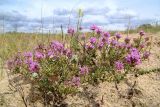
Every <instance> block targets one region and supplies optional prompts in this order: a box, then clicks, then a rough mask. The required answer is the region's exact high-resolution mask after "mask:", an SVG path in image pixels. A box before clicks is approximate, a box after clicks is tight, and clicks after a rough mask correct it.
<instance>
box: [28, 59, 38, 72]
mask: <svg viewBox="0 0 160 107" xmlns="http://www.w3.org/2000/svg"><path fill="white" fill-rule="evenodd" d="M39 69H40V67H39V64H38V63H37V62H34V61H30V62H29V70H30V71H31V72H38V71H39Z"/></svg>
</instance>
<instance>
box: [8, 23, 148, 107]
mask: <svg viewBox="0 0 160 107" xmlns="http://www.w3.org/2000/svg"><path fill="white" fill-rule="evenodd" d="M90 29H91V30H92V33H91V34H92V35H91V37H90V38H89V39H86V37H87V36H86V35H85V34H83V35H82V36H83V37H82V38H78V37H77V35H76V37H74V36H75V31H74V30H73V29H71V28H69V29H68V33H69V35H72V36H70V39H71V41H72V42H70V44H69V45H67V46H69V47H67V46H65V44H63V43H61V42H59V41H53V42H51V43H50V44H49V45H48V46H44V45H39V46H38V47H36V48H35V49H34V50H33V51H32V52H25V53H18V55H17V56H16V57H14V58H13V59H12V60H10V61H8V68H9V69H10V70H11V71H12V72H14V73H19V74H22V75H24V76H26V78H28V79H29V81H31V84H32V86H33V87H35V88H38V90H39V91H40V92H41V93H42V96H45V95H47V96H48V97H47V98H48V99H49V101H53V103H54V104H56V103H61V102H62V101H63V100H64V99H65V98H66V96H67V95H68V94H71V93H74V92H77V89H78V87H79V86H80V85H81V84H83V83H91V84H96V83H99V82H101V81H102V82H103V81H106V80H109V81H111V80H114V81H119V80H120V79H122V78H123V77H124V76H125V75H126V74H127V73H128V72H131V71H133V69H134V68H135V67H136V66H137V65H139V64H141V62H142V61H143V60H146V59H147V58H148V57H149V55H150V40H149V38H148V37H145V33H144V32H143V31H141V32H140V36H139V37H138V38H134V39H133V41H132V40H131V38H129V37H126V38H125V39H122V37H123V36H122V34H120V33H116V34H115V35H113V36H111V34H110V33H109V32H104V31H103V30H102V29H100V28H99V27H97V26H96V25H92V26H91V28H90ZM79 34H80V33H79ZM73 40H74V41H76V42H73ZM75 43H76V46H78V49H75V47H73V46H74V44H75ZM45 98H46V97H45ZM49 101H48V100H47V104H48V103H50V102H49Z"/></svg>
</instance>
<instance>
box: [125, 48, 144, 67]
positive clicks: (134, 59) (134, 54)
mask: <svg viewBox="0 0 160 107" xmlns="http://www.w3.org/2000/svg"><path fill="white" fill-rule="evenodd" d="M125 60H126V62H127V63H128V64H132V65H138V64H140V63H141V57H140V53H139V51H138V50H137V49H136V48H132V49H131V50H130V54H128V55H127V56H126V57H125Z"/></svg>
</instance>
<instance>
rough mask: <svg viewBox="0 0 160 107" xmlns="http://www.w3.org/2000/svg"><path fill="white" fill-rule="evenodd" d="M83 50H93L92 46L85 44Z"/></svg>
mask: <svg viewBox="0 0 160 107" xmlns="http://www.w3.org/2000/svg"><path fill="white" fill-rule="evenodd" d="M85 48H86V49H87V50H92V49H94V45H92V44H87V45H86V46H85Z"/></svg>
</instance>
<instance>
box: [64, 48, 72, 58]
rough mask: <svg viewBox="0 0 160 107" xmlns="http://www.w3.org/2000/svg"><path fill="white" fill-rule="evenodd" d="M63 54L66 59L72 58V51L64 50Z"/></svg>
mask: <svg viewBox="0 0 160 107" xmlns="http://www.w3.org/2000/svg"><path fill="white" fill-rule="evenodd" d="M63 54H64V55H66V56H67V57H68V58H71V57H72V51H71V50H70V49H64V51H63Z"/></svg>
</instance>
